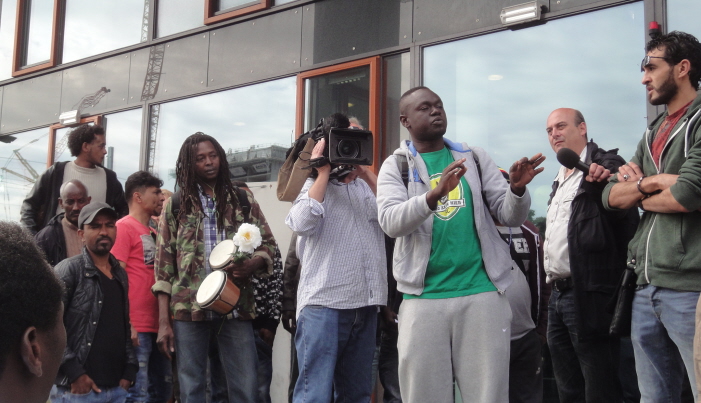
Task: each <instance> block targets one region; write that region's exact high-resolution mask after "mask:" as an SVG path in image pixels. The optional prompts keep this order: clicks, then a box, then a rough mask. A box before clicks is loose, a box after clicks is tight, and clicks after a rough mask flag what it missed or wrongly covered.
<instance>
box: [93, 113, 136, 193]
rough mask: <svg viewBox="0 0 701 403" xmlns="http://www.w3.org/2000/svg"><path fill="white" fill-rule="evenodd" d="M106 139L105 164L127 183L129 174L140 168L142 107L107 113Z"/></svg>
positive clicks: (121, 180) (103, 121) (104, 118)
mask: <svg viewBox="0 0 701 403" xmlns="http://www.w3.org/2000/svg"><path fill="white" fill-rule="evenodd" d="M102 123H103V124H104V125H105V141H106V142H107V155H106V156H105V161H104V165H105V167H106V168H109V169H111V170H113V171H114V172H115V173H116V174H117V179H119V181H120V182H122V185H124V183H126V181H127V178H128V177H129V175H131V174H133V173H134V172H136V171H138V170H139V160H140V158H139V156H140V154H139V150H140V149H141V108H139V109H132V110H129V111H125V112H119V113H113V114H110V115H105V116H104V117H103V120H102Z"/></svg>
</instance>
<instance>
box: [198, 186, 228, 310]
mask: <svg viewBox="0 0 701 403" xmlns="http://www.w3.org/2000/svg"><path fill="white" fill-rule="evenodd" d="M199 190H200V202H201V203H202V212H203V213H204V219H203V222H204V257H205V259H204V268H205V273H206V274H207V275H209V274H210V273H211V272H212V268H211V267H210V266H209V255H210V253H212V249H214V247H215V246H217V244H218V243H219V242H221V241H223V240H225V239H226V232H225V231H224V230H223V229H222V230H221V231H217V210H216V203H215V202H214V199H213V198H211V197H209V196H208V195H207V193H205V191H204V189H202V187H201V186H200V187H199ZM218 317H220V315H218V314H217V313H215V312H213V311H207V318H208V319H209V320H213V319H216V318H218Z"/></svg>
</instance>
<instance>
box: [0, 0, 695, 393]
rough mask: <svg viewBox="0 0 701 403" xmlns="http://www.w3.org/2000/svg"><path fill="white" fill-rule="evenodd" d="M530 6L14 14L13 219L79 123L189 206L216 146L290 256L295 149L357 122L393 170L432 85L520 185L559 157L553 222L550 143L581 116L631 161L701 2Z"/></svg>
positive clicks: (459, 134) (547, 179) (381, 4)
mask: <svg viewBox="0 0 701 403" xmlns="http://www.w3.org/2000/svg"><path fill="white" fill-rule="evenodd" d="M521 3H523V0H496V1H495V0H317V1H313V0H296V1H293V0H292V1H291V0H252V1H247V0H220V1H216V0H119V1H115V0H111V1H110V0H5V1H3V2H2V3H1V4H2V8H1V10H0V200H2V203H1V204H2V209H0V219H3V220H15V221H16V220H18V219H19V210H20V206H21V203H22V200H23V199H24V197H25V195H26V194H27V192H28V191H29V189H31V186H32V185H33V183H34V181H35V180H36V179H37V177H38V175H40V174H41V172H43V171H44V170H45V169H46V167H47V166H49V165H51V164H52V163H53V162H55V161H62V160H70V159H72V157H71V156H70V155H69V152H68V150H67V149H66V134H67V133H68V132H69V131H70V130H71V128H72V127H74V126H75V124H77V123H80V122H84V123H85V122H87V123H90V122H93V123H100V124H102V125H104V126H105V128H106V132H107V145H108V147H109V152H108V156H107V159H106V161H105V165H106V166H108V167H110V168H112V169H114V170H115V171H116V172H117V175H118V177H119V178H120V180H122V181H125V180H126V178H127V176H128V175H129V174H131V173H132V172H134V171H136V170H138V169H148V170H150V171H152V172H153V173H155V174H157V175H159V176H160V177H161V178H163V179H164V181H165V186H164V187H165V188H168V189H171V190H172V189H173V188H174V185H175V181H174V177H173V176H172V174H171V173H172V170H173V169H174V163H175V160H176V158H177V154H178V150H179V148H180V145H181V144H182V141H183V140H184V139H185V138H186V137H187V136H188V135H190V134H192V133H195V132H197V131H201V132H205V133H207V134H210V135H212V136H214V137H216V138H217V139H218V140H219V141H220V142H221V144H222V145H223V146H224V148H225V149H227V150H230V152H229V153H228V160H229V164H230V170H231V172H232V176H233V177H234V179H236V180H246V181H247V182H249V184H250V185H251V187H252V189H253V190H254V193H256V195H257V197H258V198H259V199H261V203H262V204H263V208H264V212H265V213H266V215H269V216H271V217H273V219H270V218H269V221H270V223H271V227H272V228H273V231H274V233H275V235H276V238H278V239H279V241H280V246H281V249H283V250H282V252H283V253H285V252H286V251H285V250H284V249H285V248H286V247H287V245H288V244H289V242H287V240H289V230H288V229H287V228H286V227H285V225H284V222H283V218H284V212H285V211H286V209H287V208H288V207H289V206H288V205H286V204H284V203H280V202H278V201H277V200H276V198H275V191H274V190H275V189H274V188H275V186H274V182H275V179H276V172H277V169H278V168H279V166H280V164H281V163H282V162H283V161H284V149H285V148H286V147H288V146H289V144H290V143H291V142H292V141H293V140H294V138H295V136H296V135H299V134H300V133H303V132H304V131H306V130H308V129H310V128H313V127H314V126H315V125H316V123H317V122H318V121H319V119H320V118H321V117H324V116H326V115H328V114H330V113H332V112H336V111H341V112H345V113H348V114H349V115H353V116H356V117H357V118H358V119H359V120H360V122H361V124H363V125H364V126H365V127H366V128H368V129H370V130H372V132H373V133H374V134H375V138H374V141H375V153H374V155H375V165H374V166H375V168H377V167H379V164H380V163H381V161H382V160H383V159H384V158H385V157H386V156H387V155H389V154H390V153H391V152H392V151H393V150H394V148H396V147H397V146H398V144H399V141H400V139H402V138H406V137H407V133H406V132H404V131H403V129H402V128H401V126H400V125H399V119H398V117H399V111H398V99H399V97H400V96H401V94H402V93H403V92H404V91H405V90H407V89H409V88H411V87H413V86H416V85H426V86H429V87H431V88H432V89H433V90H434V91H435V92H436V93H438V94H439V95H440V96H441V97H442V98H443V101H444V104H445V108H446V111H447V115H448V121H449V125H448V133H447V136H448V137H449V138H450V139H452V140H457V141H466V142H467V143H468V144H474V145H477V146H480V147H483V148H485V149H487V151H488V152H490V154H491V155H492V157H493V159H494V160H495V161H496V162H497V164H499V165H501V166H503V167H508V166H509V165H510V164H511V163H512V162H513V161H515V160H516V159H518V158H520V157H522V156H531V155H533V154H535V153H537V152H543V153H544V154H546V156H548V158H549V159H548V160H547V161H546V162H545V163H544V166H545V168H546V172H545V173H544V174H543V175H539V176H538V177H537V178H536V180H535V181H534V183H533V184H532V185H531V186H530V189H531V192H532V194H533V207H532V208H533V210H534V211H535V215H536V216H544V215H545V209H546V202H547V197H548V194H549V193H550V190H551V189H550V185H551V182H552V178H553V177H554V175H555V174H556V171H557V168H558V164H557V161H556V159H555V158H554V154H553V153H552V152H551V151H550V147H549V144H548V142H547V136H546V133H545V130H544V129H545V120H546V118H547V116H548V114H549V113H550V111H552V110H553V109H555V108H558V107H573V108H577V109H579V110H581V111H582V112H583V114H584V116H585V117H586V119H587V123H588V127H589V137H590V138H592V139H594V140H595V141H597V142H598V144H599V145H600V146H601V147H603V148H606V149H611V148H619V149H620V151H619V152H620V154H621V155H622V156H623V157H624V158H626V159H629V158H630V157H631V156H632V155H633V150H634V147H635V145H636V144H637V142H638V140H639V139H640V136H641V133H642V132H643V130H644V128H645V125H646V122H647V120H648V119H650V118H652V117H654V116H655V115H656V114H657V113H658V112H659V110H658V109H657V108H655V107H650V106H649V105H647V104H646V100H645V91H644V87H643V86H642V85H640V78H641V75H640V69H639V66H640V60H641V59H642V57H643V56H644V45H645V42H646V41H647V39H648V35H649V32H648V28H649V26H650V25H649V24H650V23H651V22H653V21H654V22H657V23H658V24H659V25H660V27H661V29H662V31H663V32H667V31H671V30H675V29H677V30H683V31H687V32H690V33H692V34H694V35H696V36H697V37H700V36H701V28H700V26H699V24H698V23H697V22H696V21H695V20H694V18H693V17H694V16H698V15H701V1H699V0H637V1H631V0H543V1H538V2H532V3H533V5H534V7H535V8H534V9H533V10H534V16H533V18H531V21H528V20H526V19H525V18H527V16H526V17H523V18H524V19H523V20H519V19H518V18H521V17H519V16H518V15H516V19H517V20H516V21H517V23H516V24H515V25H507V24H505V23H504V21H503V18H510V17H509V16H510V15H515V14H509V11H510V9H509V7H511V6H516V5H520V4H521ZM511 11H513V10H511ZM519 21H520V23H518V22H519ZM507 23H509V22H508V21H507ZM71 118H73V119H74V120H76V121H74V122H71ZM281 153H282V154H281ZM279 334H281V335H284V332H283V331H281V332H280V333H279ZM278 346H279V347H278ZM288 351H289V339H287V340H282V338H281V337H278V340H276V371H275V379H274V389H273V397H274V401H284V398H283V396H284V393H285V389H286V380H287V376H288V375H287V373H286V371H287V370H286V367H285V366H286V365H289V358H288V356H287V355H288ZM281 399H282V400H281Z"/></svg>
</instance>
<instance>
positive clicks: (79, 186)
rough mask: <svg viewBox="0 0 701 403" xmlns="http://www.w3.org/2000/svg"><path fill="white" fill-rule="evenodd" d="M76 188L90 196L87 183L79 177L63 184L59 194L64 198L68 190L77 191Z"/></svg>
mask: <svg viewBox="0 0 701 403" xmlns="http://www.w3.org/2000/svg"><path fill="white" fill-rule="evenodd" d="M74 188H77V189H74ZM76 190H77V191H78V192H82V194H83V195H84V196H85V197H88V196H89V195H88V188H86V187H85V185H84V184H83V182H81V181H79V180H78V179H71V180H69V181H68V182H66V183H64V184H63V185H61V189H60V190H59V195H60V196H61V198H64V197H65V196H66V194H67V192H70V191H76Z"/></svg>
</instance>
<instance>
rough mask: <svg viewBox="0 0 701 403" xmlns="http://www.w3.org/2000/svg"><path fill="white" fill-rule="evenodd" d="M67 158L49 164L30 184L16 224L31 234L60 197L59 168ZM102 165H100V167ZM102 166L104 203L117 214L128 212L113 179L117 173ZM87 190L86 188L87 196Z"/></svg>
mask: <svg viewBox="0 0 701 403" xmlns="http://www.w3.org/2000/svg"><path fill="white" fill-rule="evenodd" d="M67 163H68V161H61V162H57V163H55V164H53V165H52V166H50V167H49V169H47V170H46V171H45V172H44V173H43V174H41V177H40V178H39V179H38V180H37V181H36V182H35V183H34V187H32V190H30V191H29V194H27V198H26V199H24V202H23V203H22V209H21V210H20V223H22V225H24V226H25V227H26V228H27V229H29V231H31V233H32V234H36V233H37V232H39V231H41V229H42V228H44V227H45V226H46V225H47V224H48V223H49V221H50V220H51V217H53V216H54V212H55V211H56V209H57V208H58V198H59V197H61V185H63V171H64V170H65V168H66V164H67ZM103 168H104V167H103ZM104 169H105V177H106V178H107V193H106V194H105V202H106V203H107V204H109V205H110V206H112V207H113V208H114V209H115V210H116V211H117V213H118V214H119V216H120V217H124V216H125V215H127V214H129V206H128V205H127V201H126V199H125V198H124V189H123V188H122V184H121V183H120V182H119V179H117V174H116V173H114V171H113V170H111V169H107V168H104ZM89 194H90V189H88V195H89Z"/></svg>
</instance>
